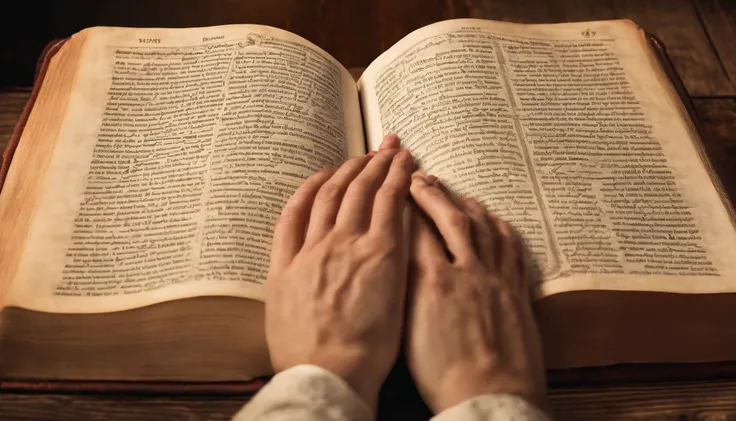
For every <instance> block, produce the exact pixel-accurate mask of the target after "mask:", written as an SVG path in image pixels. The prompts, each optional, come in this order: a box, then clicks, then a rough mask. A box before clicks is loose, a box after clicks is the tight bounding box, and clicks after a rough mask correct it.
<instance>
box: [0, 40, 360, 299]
mask: <svg viewBox="0 0 736 421" xmlns="http://www.w3.org/2000/svg"><path fill="white" fill-rule="evenodd" d="M82 35H83V36H84V37H86V41H85V43H84V46H83V52H82V57H81V59H80V65H79V68H78V70H77V74H76V75H75V79H74V87H73V90H72V98H71V100H70V103H69V106H68V109H67V113H66V115H65V117H64V122H63V124H62V128H61V131H60V134H59V137H58V139H57V145H56V147H55V152H54V155H53V157H52V159H51V162H50V167H49V170H48V174H47V176H46V177H45V185H44V186H43V194H42V195H41V200H40V204H39V207H38V209H37V210H36V213H35V216H34V218H33V220H32V223H31V226H30V229H29V233H28V238H27V239H26V244H25V247H24V249H23V253H22V256H21V259H20V262H19V264H18V269H17V272H16V273H15V276H14V277H13V278H12V283H11V285H10V289H9V292H8V295H7V297H6V301H5V303H4V304H5V305H16V306H20V307H24V308H30V309H34V310H43V311H53V312H76V313H85V312H99V311H114V310H123V309H127V308H131V307H137V306H142V305H147V304H151V303H155V302H160V301H164V300H171V299H176V298H185V297H192V296H199V295H229V296H238V297H247V298H254V299H262V284H263V282H264V281H265V277H266V273H267V269H268V257H269V252H270V243H271V235H272V230H273V225H274V222H275V220H276V218H277V216H278V214H279V213H280V211H281V208H282V207H283V205H284V203H285V201H286V200H287V199H288V197H289V196H290V195H291V194H292V193H293V191H294V190H295V189H296V188H297V187H298V186H299V185H300V184H301V183H302V182H303V180H304V179H306V178H307V177H308V176H309V175H311V174H312V173H314V172H316V171H317V170H319V169H320V168H323V167H325V166H330V165H333V166H334V165H340V164H341V163H342V162H344V161H345V160H346V159H347V158H348V157H350V156H356V155H360V154H363V153H365V150H364V149H365V146H364V138H363V128H362V122H361V116H360V108H359V101H358V93H357V88H356V86H355V82H354V80H353V78H352V77H351V76H350V74H349V73H348V72H347V70H346V69H345V68H344V67H343V66H341V65H340V64H339V63H338V62H337V61H335V60H334V59H333V58H332V57H330V56H329V55H328V54H327V53H325V52H324V51H322V50H321V49H319V48H318V47H316V46H314V45H313V44H311V43H309V42H307V41H306V40H304V39H302V38H300V37H298V36H296V35H293V34H290V33H288V32H285V31H282V30H278V29H275V28H270V27H264V26H255V25H232V26H223V27H211V28H192V29H129V28H91V29H87V30H85V31H83V34H81V35H77V36H75V37H77V38H75V37H73V38H72V39H71V40H70V41H69V43H72V44H73V43H74V42H75V39H79V38H80V37H81V36H82ZM23 141H26V140H22V141H21V142H23Z"/></svg>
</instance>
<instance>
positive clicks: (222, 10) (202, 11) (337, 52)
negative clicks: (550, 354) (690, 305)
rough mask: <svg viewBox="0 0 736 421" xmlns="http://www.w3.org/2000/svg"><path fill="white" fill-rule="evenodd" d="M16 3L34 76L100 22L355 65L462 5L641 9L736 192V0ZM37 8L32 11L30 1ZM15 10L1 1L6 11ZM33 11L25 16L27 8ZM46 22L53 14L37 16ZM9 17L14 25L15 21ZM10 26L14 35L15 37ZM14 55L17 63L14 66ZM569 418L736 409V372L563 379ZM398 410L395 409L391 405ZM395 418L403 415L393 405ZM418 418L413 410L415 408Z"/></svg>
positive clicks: (551, 13) (163, 407) (18, 73)
mask: <svg viewBox="0 0 736 421" xmlns="http://www.w3.org/2000/svg"><path fill="white" fill-rule="evenodd" d="M17 3H18V4H20V6H17V5H16V6H0V12H1V11H5V9H6V8H7V7H20V8H21V9H23V10H21V13H8V14H7V16H9V17H10V19H11V20H12V21H11V22H0V26H3V25H5V24H6V23H7V24H9V25H10V27H11V28H12V27H15V31H16V32H18V34H20V36H18V34H9V35H10V38H8V39H11V38H12V39H13V40H14V41H17V42H14V43H13V44H12V45H11V44H10V43H8V45H6V46H4V47H2V48H0V65H2V66H0V67H3V71H5V72H6V73H5V75H6V76H5V77H0V86H4V85H7V84H8V83H12V82H14V81H15V82H17V81H20V82H18V83H21V84H23V83H30V82H29V81H30V78H31V75H32V72H33V61H34V60H35V57H36V56H37V55H38V53H39V52H40V47H42V46H43V44H44V43H45V42H47V41H48V40H50V39H52V38H55V37H63V36H68V35H69V34H71V33H73V32H75V31H77V30H79V29H81V28H83V27H85V26H91V25H121V26H202V25H217V24H224V23H263V24H269V25H273V26H278V27H282V28H285V29H287V30H290V31H293V32H296V33H298V34H300V35H302V36H304V37H306V38H307V39H309V40H311V41H313V42H315V43H317V44H318V45H320V46H321V47H323V48H324V49H325V50H327V51H328V52H330V53H331V54H332V55H334V56H335V57H336V58H337V59H338V60H340V61H341V62H342V63H343V64H345V65H346V66H347V67H364V66H366V65H367V64H368V63H369V62H370V61H371V60H372V59H373V58H375V57H376V56H377V55H378V54H379V53H380V52H382V51H383V50H385V49H386V48H388V47H389V46H391V45H392V44H393V43H394V42H396V41H397V40H398V39H400V38H401V37H402V36H404V35H406V34H407V33H408V32H410V31H411V30H413V29H416V28H418V27H420V26H422V25H425V24H428V23H431V22H434V21H437V20H442V19H450V18H456V17H482V18H489V19H497V20H510V21H518V22H565V21H580V20H595V19H614V18H630V19H633V20H634V21H636V22H637V23H638V24H639V25H641V26H642V27H643V28H644V29H646V30H647V31H649V32H652V33H654V34H656V35H658V36H659V37H660V38H661V39H662V40H663V41H664V43H665V45H666V47H667V49H668V52H669V55H670V57H671V59H672V60H673V62H674V65H675V67H676V68H677V71H678V72H679V74H680V76H681V77H682V79H683V82H684V84H685V86H686V88H687V90H688V91H689V93H690V95H691V96H692V98H693V101H694V103H695V107H696V110H697V114H698V118H699V120H700V123H701V125H702V131H703V141H704V143H705V145H706V149H707V151H708V153H709V155H710V158H711V160H712V161H713V163H714V166H715V167H716V170H717V171H718V173H719V175H720V177H721V179H722V181H723V183H724V185H725V186H726V189H727V191H728V192H729V194H730V197H731V200H732V201H735V200H736V2H733V3H731V2H729V1H728V0H649V1H645V0H620V1H616V0H603V1H594V0H590V1H586V0H514V1H509V2H502V1H495V0H411V1H400V0H377V1H374V2H368V1H360V0H355V1H352V0H350V1H348V0H321V1H318V0H314V1H310V0H283V1H282V0H271V1H268V2H260V1H258V2H257V1H250V2H248V1H240V2H229V1H218V2H211V1H210V2H207V1H196V0H158V1H146V0H128V1H124V0H115V1H106V2H97V1H92V0H69V1H64V2H56V3H55V4H54V6H51V7H49V8H47V9H46V8H40V7H38V5H34V2H28V1H27V2H17ZM23 12H27V13H23ZM2 15H3V14H2V13H0V16H2ZM24 19H25V20H24ZM31 22H32V23H34V24H35V23H38V22H41V23H42V24H43V25H35V26H34V25H31ZM6 27H7V26H6ZM4 38H5V37H4ZM7 66H11V67H10V68H8V67H7ZM29 92H30V89H29V88H28V87H24V88H23V87H21V88H16V87H8V88H5V89H4V91H2V92H0V146H4V143H5V142H6V141H7V138H8V136H9V135H10V132H11V130H12V127H13V125H14V124H15V120H16V119H17V117H18V115H19V114H20V112H21V109H22V107H23V105H24V103H25V101H26V99H27V98H28V95H29ZM550 396H551V400H552V403H553V407H554V409H555V411H556V415H557V417H558V418H559V419H578V418H579V419H677V420H689V419H699V420H700V419H702V420H706V419H708V420H711V419H712V420H716V419H717V420H726V419H736V380H715V379H711V380H701V381H679V382H673V381H667V380H665V379H662V380H661V381H657V382H646V383H636V384H620V383H614V384H601V383H598V382H596V383H592V384H578V385H575V386H570V385H566V386H556V387H552V388H551V390H550ZM243 400H244V398H243V397H242V396H167V397H162V396H147V397H146V396H130V395H109V394H108V395H59V394H45V393H37V394H7V393H6V394H0V419H2V420H11V419H12V420H31V419H33V420H35V419H48V420H84V419H123V420H127V419H130V420H138V419H151V418H157V419H158V418H160V419H186V420H226V419H229V417H230V416H231V415H232V414H233V413H234V412H235V411H236V410H237V409H238V408H239V407H240V406H241V405H242V404H243ZM387 412H390V411H387ZM388 418H397V416H392V417H388ZM412 418H413V417H412Z"/></svg>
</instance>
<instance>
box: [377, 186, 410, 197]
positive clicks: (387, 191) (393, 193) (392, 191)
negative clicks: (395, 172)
mask: <svg viewBox="0 0 736 421" xmlns="http://www.w3.org/2000/svg"><path fill="white" fill-rule="evenodd" d="M406 194H407V191H406V186H404V185H402V184H397V183H384V184H383V185H382V186H381V187H380V188H379V189H378V193H377V195H379V196H382V197H386V198H399V197H402V196H406Z"/></svg>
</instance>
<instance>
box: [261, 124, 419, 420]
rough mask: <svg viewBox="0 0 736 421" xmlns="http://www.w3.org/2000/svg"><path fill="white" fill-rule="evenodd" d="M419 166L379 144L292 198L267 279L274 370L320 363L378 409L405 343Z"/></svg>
mask: <svg viewBox="0 0 736 421" xmlns="http://www.w3.org/2000/svg"><path fill="white" fill-rule="evenodd" d="M390 136H391V135H390ZM392 138H395V135H393V137H392ZM389 141H390V142H394V143H395V142H396V140H391V139H389ZM413 168H414V163H413V160H412V158H411V155H410V154H409V152H408V151H406V150H399V149H393V148H392V149H387V150H382V151H379V152H377V153H371V154H369V155H366V156H362V157H359V158H353V159H351V160H349V161H347V162H346V163H345V164H343V165H342V166H341V167H340V168H339V169H337V170H334V169H327V170H322V171H320V172H318V173H317V174H315V175H313V176H312V177H310V178H309V179H308V180H307V181H306V182H305V183H304V185H303V186H302V187H301V188H299V189H298V190H297V192H296V193H295V194H294V196H293V197H292V198H291V199H290V200H289V201H288V203H287V204H286V206H285V207H284V210H283V212H282V214H281V217H280V218H279V221H278V223H277V224H276V228H275V231H274V239H273V246H272V251H271V264H270V269H269V275H268V281H267V284H266V340H267V343H268V349H269V351H270V353H271V362H272V364H273V367H274V369H275V370H276V371H277V372H278V371H282V370H286V369H287V368H290V367H293V366H295V365H299V364H314V365H317V366H320V367H323V368H325V369H327V370H330V371H331V372H333V373H335V374H337V375H338V376H340V377H342V378H343V379H345V381H347V383H348V384H350V385H351V387H352V388H353V389H354V390H355V391H356V392H357V393H358V394H359V395H360V396H361V397H362V398H363V400H365V402H366V403H367V404H368V405H369V406H371V407H373V408H374V409H375V405H376V400H377V398H378V391H379V389H380V387H381V384H382V383H383V381H384V380H385V378H386V376H387V375H388V373H389V371H390V370H391V367H392V366H393V364H394V362H395V361H396V358H397V356H398V353H399V349H400V346H401V332H402V324H403V318H404V301H405V295H406V278H407V273H406V272H407V265H408V262H407V259H408V256H406V250H407V247H406V244H405V241H406V239H405V238H404V229H403V226H402V225H403V210H404V207H405V205H406V202H407V200H408V197H409V185H410V183H411V173H412V171H413Z"/></svg>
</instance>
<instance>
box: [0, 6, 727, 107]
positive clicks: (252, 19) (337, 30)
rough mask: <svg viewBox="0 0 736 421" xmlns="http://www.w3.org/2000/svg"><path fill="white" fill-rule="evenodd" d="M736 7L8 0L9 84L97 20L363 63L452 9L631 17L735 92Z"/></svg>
mask: <svg viewBox="0 0 736 421" xmlns="http://www.w3.org/2000/svg"><path fill="white" fill-rule="evenodd" d="M735 15H736V1H731V0H523V1H522V0H510V1H503V0H362V1H361V0H209V1H208V0H57V1H50V0H2V1H0V36H2V39H1V41H0V89H2V88H7V87H8V86H30V85H31V84H32V75H33V68H34V66H35V63H36V60H37V58H38V56H39V54H40V52H41V50H42V49H43V47H44V45H45V44H46V43H47V42H49V41H51V40H52V39H55V38H64V37H68V36H70V35H71V34H73V33H74V32H77V31H79V30H81V29H83V28H85V27H88V26H95V25H110V26H139V27H145V26H159V27H161V26H162V27H186V26H207V25H222V24H229V23H260V24H266V25H272V26H276V27H279V28H283V29H287V30H289V31H292V32H295V33H297V34H299V35H301V36H303V37H305V38H307V39H308V40H310V41H312V42H314V43H316V44H317V45H319V46H320V47H322V48H324V49H325V50H327V51H328V52H329V53H331V54H332V55H333V56H334V57H335V58H337V59H338V60H339V61H340V62H342V63H343V64H344V65H345V66H346V67H362V66H366V65H367V64H369V63H370V61H371V60H373V59H374V58H375V57H376V56H377V55H378V54H380V53H381V52H382V51H384V50H385V49H387V48H388V47H390V46H391V45H392V44H393V43H394V42H396V41H397V40H399V39H400V38H401V37H403V36H404V35H406V34H407V33H409V32H410V31H412V30H414V29H416V28H419V27H421V26H423V25H426V24H428V23H431V22H435V21H438V20H443V19H450V18H456V17H481V18H487V19H498V20H509V21H517V22H539V23H542V22H566V21H581V20H597V19H617V18H630V19H633V20H634V21H636V22H637V23H638V24H639V25H641V26H642V27H643V28H645V29H646V30H647V31H650V32H653V33H655V34H657V35H658V36H659V37H660V38H662V39H663V40H664V42H665V44H667V46H668V47H669V49H670V52H671V53H672V54H674V55H675V56H676V57H675V58H676V60H674V61H675V66H676V67H677V70H678V71H679V72H680V74H681V76H683V79H685V85H686V86H687V87H688V89H690V90H691V92H690V93H691V95H714V94H718V95H723V94H724V93H725V94H729V95H732V94H734V93H736V88H734V83H733V81H732V80H731V79H730V78H729V71H730V73H733V70H734V69H736V57H720V56H719V54H721V55H724V54H727V53H724V52H723V51H721V50H722V48H716V47H720V46H719V45H718V44H719V43H728V42H731V43H733V44H736V30H734V16H735ZM729 30H730V33H729ZM713 44H715V46H714V45H713ZM696 79H697V80H698V84H699V86H698V87H697V89H695V90H693V89H692V88H694V86H693V85H692V84H693V82H692V80H696Z"/></svg>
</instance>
